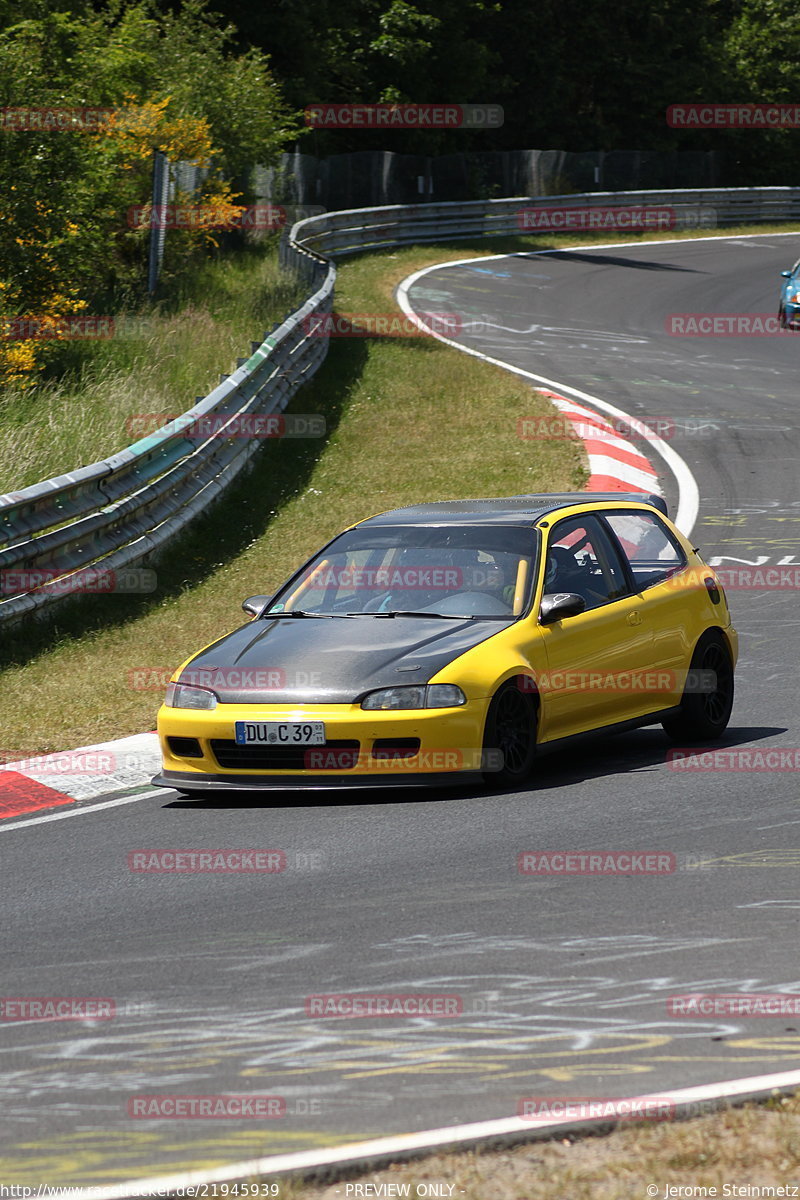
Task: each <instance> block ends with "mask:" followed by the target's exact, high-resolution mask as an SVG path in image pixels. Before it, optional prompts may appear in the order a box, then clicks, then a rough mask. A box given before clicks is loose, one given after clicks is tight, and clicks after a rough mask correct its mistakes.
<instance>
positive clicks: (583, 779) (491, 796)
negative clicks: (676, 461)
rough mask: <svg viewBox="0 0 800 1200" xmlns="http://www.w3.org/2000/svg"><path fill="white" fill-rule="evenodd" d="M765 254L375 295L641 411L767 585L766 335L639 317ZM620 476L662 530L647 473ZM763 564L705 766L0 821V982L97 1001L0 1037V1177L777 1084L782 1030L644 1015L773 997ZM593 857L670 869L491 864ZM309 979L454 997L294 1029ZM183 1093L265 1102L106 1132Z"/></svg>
mask: <svg viewBox="0 0 800 1200" xmlns="http://www.w3.org/2000/svg"><path fill="white" fill-rule="evenodd" d="M799 255H800V234H792V235H780V236H779V235H775V234H764V235H759V236H756V237H747V238H724V239H697V240H694V241H678V242H663V243H653V244H644V243H639V244H637V245H636V246H627V247H623V246H614V247H606V248H603V247H597V248H591V249H587V248H581V249H579V250H573V251H560V252H557V253H542V254H536V253H529V254H523V255H517V256H512V257H501V258H494V259H485V258H484V259H480V260H474V261H467V262H464V263H456V264H449V265H447V266H443V267H439V268H433V269H429V270H427V271H426V272H424V273H420V274H419V275H418V276H416V277H415V278H414V280H413V282H411V284H410V285H409V286H408V288H407V297H408V303H409V305H410V306H411V308H412V309H415V310H418V311H423V310H425V311H432V310H437V311H438V310H443V311H447V312H451V313H458V314H460V316H461V317H462V319H463V322H464V324H463V332H462V333H461V334H460V335H459V342H460V343H461V344H462V345H463V346H464V347H466V348H468V349H470V350H473V351H477V352H479V353H481V354H483V355H486V356H489V357H490V358H493V359H496V360H500V361H502V362H504V363H507V364H510V365H511V366H513V367H515V368H517V369H519V370H521V371H523V372H529V373H531V375H532V376H534V377H535V379H534V380H533V382H537V381H538V382H539V383H540V384H541V386H552V387H554V388H555V390H560V391H562V392H563V394H565V395H567V396H568V397H573V398H577V399H579V400H581V403H590V401H588V400H587V397H594V398H595V399H596V400H598V401H600V402H603V403H605V404H606V405H612V406H614V407H615V408H619V409H621V410H622V411H623V412H624V413H627V414H628V415H629V416H631V417H634V418H636V419H638V420H639V421H643V422H649V423H650V424H652V425H653V427H654V428H656V429H657V430H658V431H659V432H660V436H661V437H662V439H663V440H665V441H666V442H667V443H668V445H669V446H670V447H671V448H672V449H674V450H675V451H676V452H677V453H678V455H679V456H680V457H681V458H682V459H683V460H684V462H685V463H686V464H688V467H689V468H690V470H691V473H692V475H693V476H694V479H695V480H696V482H697V486H698V489H699V511H698V515H697V520H696V522H695V524H694V529H693V538H694V543H693V544H694V545H697V546H699V547H700V549H701V552H702V553H703V555H704V557H705V558H706V559H707V560H708V561H710V562H711V563H712V564H713V565H715V566H719V567H721V568H725V569H728V568H730V569H734V570H735V569H737V568H739V567H752V566H761V567H765V568H766V567H768V568H791V567H794V566H798V567H800V557H798V523H800V499H798V497H797V486H796V484H797V462H798V458H799V457H800V418H798V414H797V405H796V397H797V384H796V374H797V359H798V346H799V345H800V342H798V340H796V338H795V336H794V335H792V334H789V333H784V334H781V335H777V336H769V335H766V336H724V335H721V336H708V337H698V336H675V335H673V334H671V333H669V332H668V326H667V322H668V318H669V317H670V315H671V314H697V313H705V312H725V313H767V312H769V313H772V312H774V310H775V308H776V304H777V295H778V284H779V273H780V271H781V270H782V269H784V268H786V267H788V266H790V265H791V263H792V262H793V261H794V260H795V259H796V258H797V257H798V256H799ZM521 444H522V446H523V447H524V441H523V442H522V443H521ZM637 448H639V449H641V448H642V443H638V442H637ZM650 458H651V461H652V462H653V463H654V465H655V466H656V467H657V468H659V469H661V468H663V474H662V475H661V484H662V487H663V490H664V493H665V495H666V497H667V499H668V502H669V506H670V512H671V513H673V514H674V513H675V512H676V510H677V507H678V502H679V499H680V497H679V491H678V481H677V480H676V477H675V475H674V474H673V473H672V472H671V471H669V470H668V469H667V467H666V465H665V463H664V462H663V460H662V459H660V458H659V457H658V455H655V454H652V453H650ZM684 482H685V481H684ZM795 574H796V573H794V574H793V573H789V574H787V573H786V571H784V572H780V571H778V572H777V573H775V574H774V575H770V576H768V577H764V578H768V579H770V580H772V583H771V584H770V586H761V587H753V586H751V585H748V586H741V587H736V586H729V587H728V596H729V600H730V603H731V607H732V610H733V616H734V622H735V624H736V626H737V628H738V631H739V635H740V640H741V654H740V661H739V666H738V672H737V688H738V691H737V700H736V704H735V707H734V712H733V718H732V721H731V725H730V727H729V729H728V731H727V734H726V736H725V737H724V739H723V741H722V743H721V749H722V750H724V751H725V752H726V755H725V756H723V757H722V758H721V759H720V760H719V763H718V765H722V767H723V769H713V767H712V769H698V770H685V769H676V767H674V766H672V765H671V764H670V763H668V762H667V761H666V755H667V750H668V747H669V743H668V741H667V738H666V736H665V735H664V734H663V733H662V732H661V731H660V730H659V729H645V730H639V731H636V732H632V733H627V734H624V735H621V736H620V737H618V738H615V739H609V740H606V741H593V742H590V743H587V744H586V745H585V746H583V747H582V748H581V749H580V751H577V752H576V751H575V750H574V749H573V750H570V751H564V752H561V753H557V754H554V755H552V756H550V757H548V758H546V759H543V760H542V762H541V764H540V765H539V767H538V768H537V771H536V774H535V776H534V778H533V780H532V783H531V786H530V787H529V788H528V789H526V790H524V791H519V792H514V793H498V792H492V791H480V790H474V791H472V792H469V793H461V794H459V793H454V794H449V793H441V794H434V795H430V794H428V793H424V794H422V795H417V794H416V793H414V792H411V791H408V792H406V791H403V792H398V791H392V792H391V793H381V794H379V793H373V792H360V793H358V794H356V795H353V796H347V795H344V794H339V793H337V794H336V795H333V796H328V795H326V794H319V795H307V794H304V795H302V797H300V798H299V799H298V800H297V801H295V800H293V799H291V798H290V797H288V796H284V795H281V794H274V793H272V794H270V795H269V796H268V797H267V798H266V799H265V801H264V803H263V804H262V803H258V802H256V801H255V800H253V799H251V798H249V797H248V798H245V799H241V800H240V799H239V798H230V797H226V798H224V799H209V800H204V801H189V800H185V799H181V798H180V797H179V796H178V795H177V794H176V793H161V792H160V793H158V794H154V792H153V790H152V789H150V788H149V787H147V786H143V787H141V788H139V789H138V790H137V789H135V788H134V789H128V794H127V795H122V796H120V795H119V794H115V796H114V797H109V796H108V795H106V796H105V797H103V796H98V797H95V798H93V799H91V800H86V801H85V802H82V803H81V804H79V805H78V806H77V807H76V808H75V809H74V810H72V811H70V813H69V814H67V813H63V814H57V815H58V816H59V818H60V819H54V815H53V814H49V815H41V816H33V817H29V818H27V819H25V820H19V819H15V818H11V819H9V820H6V821H4V822H2V823H1V824H0V833H2V834H3V835H5V836H6V837H7V838H10V839H11V841H10V842H6V843H5V845H4V850H5V854H4V869H3V877H2V885H1V886H2V900H3V906H4V912H5V914H6V920H5V921H4V929H3V935H2V937H3V961H4V963H5V967H6V971H5V982H4V991H5V992H6V993H7V994H9V995H15V996H22V997H24V996H43V995H44V996H64V997H69V996H90V997H100V998H110V999H112V1000H113V1001H114V1004H115V1012H116V1017H115V1019H113V1020H102V1019H99V1020H87V1021H80V1022H76V1021H61V1022H58V1021H56V1022H51V1021H48V1022H24V1021H22V1022H11V1023H10V1022H4V1023H3V1024H2V1026H0V1028H2V1044H3V1049H2V1064H3V1071H2V1077H1V1079H0V1088H1V1089H2V1095H3V1101H4V1110H5V1112H6V1114H7V1115H6V1117H5V1120H4V1122H3V1129H2V1135H1V1136H2V1146H0V1178H2V1179H3V1180H4V1181H6V1182H8V1183H30V1182H34V1183H36V1182H38V1181H40V1180H41V1181H46V1182H48V1183H51V1184H56V1183H62V1184H81V1185H89V1184H95V1185H96V1184H112V1183H116V1182H120V1181H123V1180H131V1179H137V1178H143V1177H146V1176H152V1175H157V1174H162V1173H163V1174H167V1173H172V1172H179V1171H186V1170H193V1169H194V1170H196V1169H202V1168H204V1167H212V1166H218V1165H220V1164H226V1163H234V1162H237V1161H239V1160H243V1159H248V1158H252V1157H254V1156H256V1155H269V1154H278V1153H284V1152H287V1151H294V1150H304V1149H310V1148H325V1147H334V1146H338V1145H340V1144H342V1143H346V1142H348V1141H356V1140H362V1139H364V1138H367V1137H377V1136H382V1135H385V1134H391V1133H400V1132H406V1131H416V1130H425V1129H428V1128H432V1127H433V1128H438V1127H441V1126H450V1125H457V1124H461V1123H465V1122H472V1121H481V1120H486V1119H492V1118H501V1117H508V1116H512V1115H514V1114H516V1113H517V1112H518V1111H519V1108H520V1103H521V1101H522V1100H523V1098H526V1097H539V1098H547V1097H549V1098H559V1097H560V1098H564V1097H571V1096H588V1097H596V1098H605V1097H622V1096H631V1095H636V1094H639V1093H659V1094H661V1095H669V1094H670V1093H671V1092H673V1091H675V1090H676V1089H680V1088H684V1087H687V1086H692V1085H695V1084H700V1083H706V1082H708V1083H718V1082H723V1081H726V1080H736V1079H741V1078H746V1077H751V1076H759V1075H764V1074H768V1073H770V1072H778V1071H785V1070H789V1069H798V1068H800V1025H798V1020H797V1018H792V1017H789V1016H785V1015H777V1016H768V1017H766V1018H764V1017H739V1016H733V1017H731V1016H728V1017H714V1016H705V1015H693V1016H687V1015H685V1014H683V1015H678V1014H675V1011H674V1006H671V1005H670V1004H669V1003H668V1000H669V998H670V997H672V996H675V995H685V994H687V993H692V992H715V993H720V992H723V993H740V992H758V993H767V992H768V993H776V992H785V993H792V992H797V991H800V980H798V978H797V966H796V962H797V956H796V944H797V932H796V931H797V916H798V910H800V892H798V888H797V882H796V881H797V877H798V876H797V872H798V867H799V866H800V803H799V802H798V792H797V786H796V769H797V768H796V765H795V766H793V767H792V764H793V763H795V762H796V761H797V760H796V759H795V757H794V755H793V754H789V753H784V754H783V756H778V757H774V756H773V757H772V758H769V759H767V758H765V757H764V756H763V754H762V756H761V757H760V758H759V757H757V756H756V752H757V751H765V750H767V749H768V750H770V751H773V750H776V749H780V750H783V751H784V752H789V751H793V752H794V751H796V753H797V755H800V750H797V747H798V733H797V730H798V725H799V722H798V716H799V715H800V714H799V713H798V707H800V699H799V698H798V689H797V686H796V677H795V664H796V663H797V662H798V660H799V659H800V617H798V613H797V604H796V595H797V591H796V588H797V581H796V579H795ZM740 579H741V580H745V579H746V576H745V575H744V574H743V575H741V576H740ZM792 580H794V586H792ZM751 582H752V578H751ZM787 668H788V669H787ZM734 751H735V752H740V751H741V752H745V751H747V752H749V755H744V754H742V755H740V756H739V757H738V758H737V757H734V756H732V755H731V754H730V753H727V752H734ZM769 763H772V764H777V766H773V768H772V769H770V767H769V765H768V764H769ZM731 764H733V765H731ZM737 764H738V769H737ZM758 764H761V766H760V767H759V765H758ZM72 818H75V819H72ZM151 847H172V848H185V849H192V848H198V847H202V848H214V847H261V848H265V849H266V848H268V849H271V850H281V851H283V853H284V854H285V856H286V864H287V865H286V869H285V870H284V871H281V872H279V873H265V874H259V875H248V874H242V873H229V874H207V873H206V874H202V873H200V874H183V875H182V874H176V873H166V874H148V873H135V872H132V871H131V870H130V869H129V866H128V855H129V854H131V853H132V852H135V851H141V850H142V849H146V848H151ZM598 851H616V852H635V853H645V852H646V853H653V854H661V855H665V854H670V855H674V856H675V862H676V865H677V869H676V870H674V871H672V872H671V873H667V874H661V875H655V876H636V875H625V874H621V875H620V874H616V875H596V874H595V875H586V874H584V875H581V874H570V875H567V874H563V873H562V874H558V873H556V874H550V875H537V876H531V875H526V874H522V873H520V871H519V869H518V856H519V855H520V854H524V853H526V852H548V853H551V854H553V853H562V854H563V853H568V852H571V853H573V854H582V853H586V852H598ZM321 992H337V993H344V992H380V993H386V992H394V993H403V994H409V993H418V992H423V993H436V994H446V995H448V996H453V995H455V996H458V997H460V998H461V1001H462V1010H461V1012H460V1014H459V1015H456V1016H452V1014H450V1015H446V1016H444V1017H435V1016H429V1015H426V1016H419V1017H406V1018H399V1019H398V1018H395V1019H392V1020H382V1019H369V1018H358V1019H348V1020H336V1019H325V1018H320V1017H313V1016H309V1015H307V1012H306V1006H305V1001H306V998H307V997H309V996H311V995H315V994H319V993H321ZM188 1093H191V1094H194V1095H198V1094H202V1095H206V1096H208V1095H212V1094H213V1095H217V1094H219V1093H232V1094H237V1095H241V1094H250V1093H258V1094H269V1095H272V1096H275V1095H280V1096H282V1097H283V1098H284V1099H285V1110H284V1115H283V1116H282V1118H281V1119H279V1120H274V1121H260V1122H259V1121H247V1120H234V1119H230V1120H226V1121H222V1122H204V1121H202V1120H186V1121H175V1120H169V1119H161V1120H153V1119H132V1118H131V1116H130V1115H129V1108H128V1100H129V1098H130V1097H131V1096H132V1095H137V1096H141V1095H153V1094H160V1095H167V1094H169V1095H177V1094H188Z"/></svg>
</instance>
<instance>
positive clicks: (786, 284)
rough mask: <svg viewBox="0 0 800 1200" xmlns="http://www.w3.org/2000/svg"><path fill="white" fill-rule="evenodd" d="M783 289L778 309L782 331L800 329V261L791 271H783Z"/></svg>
mask: <svg viewBox="0 0 800 1200" xmlns="http://www.w3.org/2000/svg"><path fill="white" fill-rule="evenodd" d="M781 275H782V276H783V287H782V288H781V301H780V307H779V308H778V320H779V321H780V323H781V329H800V259H798V261H797V262H796V263H795V264H794V266H793V267H792V269H791V271H781Z"/></svg>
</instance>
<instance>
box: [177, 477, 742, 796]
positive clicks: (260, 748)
mask: <svg viewBox="0 0 800 1200" xmlns="http://www.w3.org/2000/svg"><path fill="white" fill-rule="evenodd" d="M243 607H244V609H245V611H246V612H247V613H249V614H250V616H251V618H252V620H250V621H248V622H247V623H246V624H245V625H243V626H241V627H240V628H239V629H236V630H234V632H233V633H229V634H226V635H225V636H224V637H222V638H220V639H219V640H218V641H215V642H213V643H212V644H211V645H210V646H207V647H206V648H205V649H204V650H201V651H200V653H199V654H195V655H193V656H192V657H191V658H189V659H187V661H186V662H185V663H184V664H183V666H181V667H180V668H179V669H178V670H177V671H176V672H175V674H174V675H173V678H172V682H171V683H170V684H169V685H168V687H167V695H166V699H165V702H164V704H163V705H162V707H161V709H160V711H159V714H158V731H159V737H160V741H161V750H162V755H163V768H162V771H161V774H159V775H157V776H156V778H155V779H154V780H153V782H154V783H156V784H159V785H161V786H163V787H169V788H176V789H178V790H179V791H181V792H184V793H188V794H198V795H199V794H202V793H203V792H206V791H208V790H219V789H229V790H235V791H240V790H250V791H252V790H256V791H258V790H261V789H267V788H296V787H315V788H320V787H342V786H344V787H353V786H357V785H361V786H365V785H366V786H373V785H375V784H394V785H408V784H438V785H440V784H442V783H460V782H466V781H475V780H487V779H488V780H491V781H492V782H493V783H495V784H497V785H500V786H514V785H517V784H523V783H524V782H525V781H526V779H527V778H528V776H529V775H530V773H531V770H532V768H533V765H534V760H535V757H536V753H537V748H539V747H541V748H545V747H552V746H554V745H557V744H561V743H563V742H564V740H565V739H570V738H572V737H574V736H576V735H578V734H583V733H586V732H589V731H600V730H608V731H615V732H616V731H619V730H622V729H625V728H634V727H636V726H640V725H652V724H658V723H660V724H662V725H663V727H664V729H665V730H666V732H667V734H668V735H669V736H670V737H671V738H672V739H674V740H677V741H681V742H698V741H700V742H704V741H707V740H710V739H714V738H718V737H719V736H720V735H721V734H722V732H723V731H724V729H725V728H726V726H727V724H728V720H729V718H730V713H731V708H732V705H733V686H734V684H733V674H734V666H735V663H736V658H737V650H738V639H737V635H736V632H735V630H734V629H733V626H732V624H731V618H730V614H729V612H728V604H727V600H726V597H725V593H724V591H723V588H722V585H721V583H720V582H719V579H718V578H717V576H716V574H715V572H714V571H713V570H712V569H711V567H709V566H707V565H706V564H705V563H704V562H703V560H702V558H701V557H700V555H699V554H698V553H697V551H696V550H694V549H693V548H692V545H691V543H690V542H689V541H687V539H686V538H685V537H684V536H683V535H682V534H681V533H680V532H679V531H678V530H677V529H676V528H675V526H674V525H673V524H672V523H671V522H670V520H669V519H668V516H667V509H666V504H665V503H664V501H663V500H662V499H661V497H659V496H652V495H645V494H643V493H630V494H628V493H585V492H581V493H568V494H565V495H530V496H511V497H507V498H502V499H486V500H452V501H444V502H440V503H435V504H421V505H416V506H414V507H410V508H400V509H395V510H394V511H392V512H386V513H382V514H380V515H378V516H375V517H370V518H369V519H368V520H365V521H361V522H359V523H358V524H357V525H354V526H352V527H351V528H350V529H348V530H346V531H345V532H344V533H341V534H340V535H339V536H338V537H336V538H334V539H333V541H331V542H329V543H328V544H327V545H326V546H324V547H323V548H322V549H321V550H320V551H319V553H318V554H316V555H314V557H313V558H311V559H310V560H309V561H308V562H307V563H305V564H304V565H303V566H302V567H300V569H299V570H298V571H297V572H296V573H295V574H294V575H293V576H292V577H291V578H290V579H289V580H288V582H287V583H285V584H284V585H283V586H282V587H281V588H280V589H279V590H278V591H277V592H276V593H275V594H274V595H273V596H263V595H261V596H252V597H250V599H248V600H246V601H245V602H244V605H243Z"/></svg>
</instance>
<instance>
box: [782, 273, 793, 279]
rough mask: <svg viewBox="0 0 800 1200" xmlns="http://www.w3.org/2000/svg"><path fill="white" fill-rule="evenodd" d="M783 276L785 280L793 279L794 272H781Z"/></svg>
mask: <svg viewBox="0 0 800 1200" xmlns="http://www.w3.org/2000/svg"><path fill="white" fill-rule="evenodd" d="M781 275H782V276H783V278H784V279H791V277H792V272H791V271H781Z"/></svg>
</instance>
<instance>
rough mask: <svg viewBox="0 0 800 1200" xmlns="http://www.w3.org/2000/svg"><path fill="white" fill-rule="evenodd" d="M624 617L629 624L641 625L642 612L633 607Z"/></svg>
mask: <svg viewBox="0 0 800 1200" xmlns="http://www.w3.org/2000/svg"><path fill="white" fill-rule="evenodd" d="M625 619H626V621H627V622H628V624H629V625H641V623H642V614H641V613H640V612H639V611H638V609H634V610H633V612H629V613H628V615H627V617H626V618H625Z"/></svg>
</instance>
